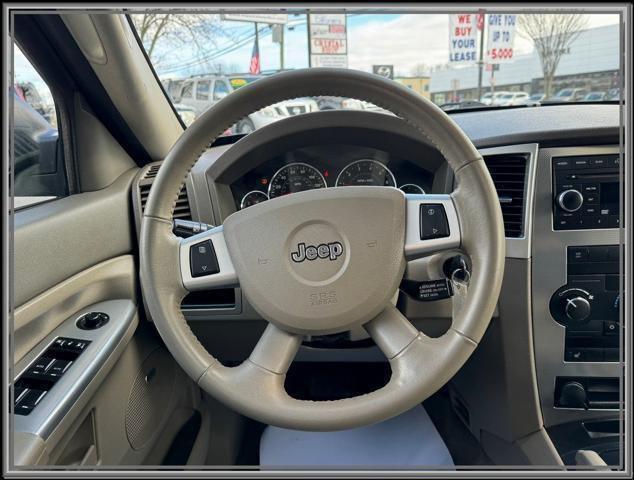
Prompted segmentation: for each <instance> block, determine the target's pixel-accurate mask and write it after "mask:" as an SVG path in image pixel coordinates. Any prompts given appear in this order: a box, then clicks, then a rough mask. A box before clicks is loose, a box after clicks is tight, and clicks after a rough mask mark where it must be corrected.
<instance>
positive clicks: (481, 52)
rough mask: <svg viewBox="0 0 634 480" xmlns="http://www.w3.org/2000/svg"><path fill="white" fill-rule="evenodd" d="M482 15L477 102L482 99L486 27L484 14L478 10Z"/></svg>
mask: <svg viewBox="0 0 634 480" xmlns="http://www.w3.org/2000/svg"><path fill="white" fill-rule="evenodd" d="M478 15H482V30H481V31H480V58H479V60H478V99H477V100H478V102H479V101H480V100H481V99H482V70H483V69H484V30H485V28H486V15H485V14H484V11H482V10H481V11H479V12H478Z"/></svg>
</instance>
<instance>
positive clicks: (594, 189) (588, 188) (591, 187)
mask: <svg viewBox="0 0 634 480" xmlns="http://www.w3.org/2000/svg"><path fill="white" fill-rule="evenodd" d="M598 192H599V184H598V183H586V184H584V185H583V193H584V194H591V193H592V194H596V193H598Z"/></svg>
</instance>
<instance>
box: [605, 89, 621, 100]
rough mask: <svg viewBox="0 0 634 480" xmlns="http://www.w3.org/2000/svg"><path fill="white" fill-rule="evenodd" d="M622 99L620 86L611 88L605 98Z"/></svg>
mask: <svg viewBox="0 0 634 480" xmlns="http://www.w3.org/2000/svg"><path fill="white" fill-rule="evenodd" d="M620 99H621V89H620V88H611V89H610V90H608V93H607V95H606V97H605V100H620Z"/></svg>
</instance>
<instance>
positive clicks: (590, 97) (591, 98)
mask: <svg viewBox="0 0 634 480" xmlns="http://www.w3.org/2000/svg"><path fill="white" fill-rule="evenodd" d="M606 96H607V92H590V93H588V94H587V95H586V96H585V97H583V101H584V102H601V101H603V100H605V97H606Z"/></svg>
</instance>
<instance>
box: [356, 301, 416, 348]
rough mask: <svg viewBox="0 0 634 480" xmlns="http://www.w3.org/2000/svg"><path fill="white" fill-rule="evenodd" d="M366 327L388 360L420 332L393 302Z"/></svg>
mask: <svg viewBox="0 0 634 480" xmlns="http://www.w3.org/2000/svg"><path fill="white" fill-rule="evenodd" d="M365 329H366V331H367V332H368V333H369V334H370V336H371V337H372V339H373V340H374V341H375V342H376V344H377V345H378V347H379V348H380V349H381V351H382V352H383V354H384V355H385V356H386V357H387V359H388V360H392V359H393V358H394V357H396V356H397V355H398V354H399V353H401V352H402V351H403V350H405V349H406V348H407V347H408V346H409V345H410V344H411V343H412V342H413V341H414V340H416V338H417V337H418V335H419V334H420V332H419V331H418V330H417V329H416V328H415V327H414V326H413V325H412V324H411V323H410V321H409V320H408V319H407V318H405V316H404V315H403V314H402V313H401V312H399V311H398V309H397V308H396V307H395V306H394V305H391V304H390V305H389V306H388V307H387V308H386V309H385V310H383V311H382V312H381V313H380V314H379V315H377V316H376V317H375V318H374V319H372V320H371V321H370V322H368V323H367V324H365Z"/></svg>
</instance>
